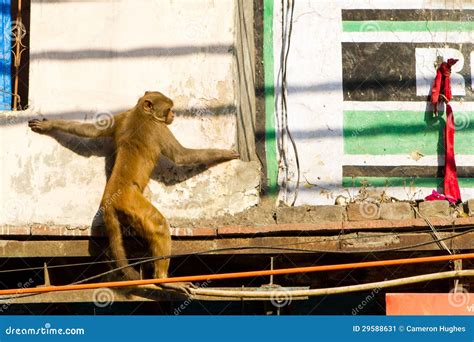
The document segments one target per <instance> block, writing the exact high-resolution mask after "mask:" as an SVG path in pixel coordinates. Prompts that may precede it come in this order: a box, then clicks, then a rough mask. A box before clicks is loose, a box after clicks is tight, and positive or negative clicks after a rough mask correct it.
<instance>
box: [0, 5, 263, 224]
mask: <svg viewBox="0 0 474 342" xmlns="http://www.w3.org/2000/svg"><path fill="white" fill-rule="evenodd" d="M233 20H234V1H232V0H219V1H215V0H214V1H213V0H169V1H165V0H155V1H151V0H138V1H137V0H114V1H106V0H104V1H74V2H68V1H65V2H37V1H34V2H32V4H31V46H30V56H31V63H30V100H29V101H30V105H31V109H30V110H28V111H25V112H17V113H14V112H11V113H2V118H3V124H2V126H1V127H0V130H1V132H0V137H1V138H0V139H1V147H0V163H1V165H2V168H1V183H0V184H1V195H0V196H1V203H2V204H3V205H2V206H1V207H2V208H1V210H2V211H1V218H0V224H27V223H54V224H70V225H83V224H90V223H91V220H92V218H93V216H94V214H95V213H96V211H97V209H98V205H99V201H100V198H101V196H102V190H103V188H104V185H105V172H104V157H103V156H101V155H100V154H101V153H102V142H99V143H96V144H91V143H90V142H87V141H84V140H67V139H66V140H65V139H63V143H64V144H66V145H67V144H69V145H68V146H69V148H66V147H64V146H62V145H61V144H59V143H58V142H57V141H56V140H55V139H53V138H51V137H49V136H42V135H38V134H35V133H33V132H31V131H30V130H29V129H28V127H27V120H28V118H29V117H32V116H37V115H41V116H44V117H46V118H50V119H54V118H63V119H75V120H80V121H82V120H91V119H93V118H94V116H95V115H97V113H103V112H106V113H114V114H115V113H118V112H120V111H123V110H125V109H128V108H130V107H132V106H134V105H135V103H136V101H137V99H138V98H139V97H140V96H141V95H143V93H144V92H145V91H146V90H158V91H161V92H163V93H164V94H166V95H168V96H169V97H170V98H172V99H173V100H174V102H175V108H176V109H177V110H178V111H186V112H187V113H189V114H190V117H189V116H185V117H184V116H179V117H178V118H177V119H176V120H175V123H174V124H173V125H172V126H171V129H172V130H173V132H174V133H175V134H176V136H177V138H178V139H179V140H180V141H181V142H182V143H183V145H185V146H188V147H198V146H201V147H217V148H235V136H236V123H235V111H234V108H235V104H234V90H233V89H234V88H233V82H234V80H235V76H234V73H233V70H234V69H233V65H234V58H233V52H232V48H233V45H234V22H233ZM75 146H78V149H79V150H80V152H81V154H82V155H81V154H78V153H75V152H74V151H73V150H76V149H75V148H74V147H75ZM90 149H91V150H90ZM89 151H90V153H89ZM96 154H99V155H96ZM258 182H259V171H258V166H257V165H256V164H248V163H243V162H241V161H232V162H229V163H225V164H222V165H219V166H216V167H214V168H212V169H210V170H208V171H206V172H204V173H202V174H199V175H197V176H195V177H192V178H190V179H188V180H185V181H183V182H181V183H178V184H177V185H174V186H166V185H164V184H162V183H160V182H157V181H152V182H151V183H150V185H149V189H150V191H147V196H148V197H150V198H151V199H152V201H153V203H154V204H155V206H156V207H157V208H159V209H160V210H162V212H163V213H164V214H165V215H166V216H169V217H174V216H179V217H188V218H192V217H198V216H207V217H210V216H215V215H219V214H223V213H226V212H230V213H233V212H238V211H241V210H243V209H245V208H247V207H249V206H251V205H254V204H256V203H257V202H258V190H257V187H258Z"/></svg>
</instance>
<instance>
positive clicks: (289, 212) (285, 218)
mask: <svg viewBox="0 0 474 342" xmlns="http://www.w3.org/2000/svg"><path fill="white" fill-rule="evenodd" d="M342 220H344V207H342V206H339V205H318V206H310V205H307V206H300V207H279V208H277V211H276V221H277V223H278V224H286V223H301V222H304V223H318V222H320V221H331V222H332V221H336V222H339V221H342Z"/></svg>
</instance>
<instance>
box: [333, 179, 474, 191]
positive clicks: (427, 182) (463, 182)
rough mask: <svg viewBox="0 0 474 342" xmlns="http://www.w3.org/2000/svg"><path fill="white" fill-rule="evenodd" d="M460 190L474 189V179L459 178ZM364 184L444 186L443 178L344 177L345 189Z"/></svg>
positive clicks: (373, 185)
mask: <svg viewBox="0 0 474 342" xmlns="http://www.w3.org/2000/svg"><path fill="white" fill-rule="evenodd" d="M458 182H459V187H460V188H474V178H459V179H458ZM362 184H365V185H366V186H372V187H395V186H398V187H411V186H413V187H419V188H433V189H436V188H437V187H439V186H442V185H443V178H415V177H412V178H410V177H354V178H353V177H343V179H342V186H343V187H360V186H362Z"/></svg>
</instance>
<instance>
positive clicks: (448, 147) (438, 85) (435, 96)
mask: <svg viewBox="0 0 474 342" xmlns="http://www.w3.org/2000/svg"><path fill="white" fill-rule="evenodd" d="M457 61H458V60H457V59H453V58H450V59H448V61H447V62H443V63H442V64H441V65H440V66H439V68H438V70H437V71H436V78H435V80H434V83H433V87H432V89H431V103H432V104H433V111H434V113H437V112H438V102H441V101H444V102H446V127H445V132H444V150H445V162H444V163H445V164H444V194H445V195H446V196H449V197H452V198H454V199H456V201H457V202H461V192H460V190H459V183H458V176H457V173H456V161H455V158H454V132H455V125H454V114H453V110H452V108H451V105H449V103H448V102H449V101H451V99H452V98H453V96H452V93H451V81H450V76H451V66H452V65H454V64H455V63H456V62H457ZM441 95H444V98H443V96H441Z"/></svg>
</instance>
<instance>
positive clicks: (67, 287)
mask: <svg viewBox="0 0 474 342" xmlns="http://www.w3.org/2000/svg"><path fill="white" fill-rule="evenodd" d="M460 259H474V253H465V254H456V255H442V256H434V257H422V258H407V259H392V260H379V261H366V262H356V263H349V264H338V265H324V266H308V267H294V268H281V269H276V270H266V271H248V272H234V273H222V274H208V275H196V276H183V277H173V278H162V279H142V280H127V281H111V282H103V283H92V284H77V285H60V286H43V287H35V288H20V289H6V290H0V296H2V295H17V294H27V293H44V292H57V291H71V290H90V289H98V288H102V287H127V286H138V285H151V284H163V283H178V282H193V281H209V280H223V279H234V278H249V277H261V276H270V275H280V274H295V273H310V272H321V271H335V270H346V269H351V268H365V267H379V266H393V265H408V264H421V263H426V262H438V261H449V260H460Z"/></svg>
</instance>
